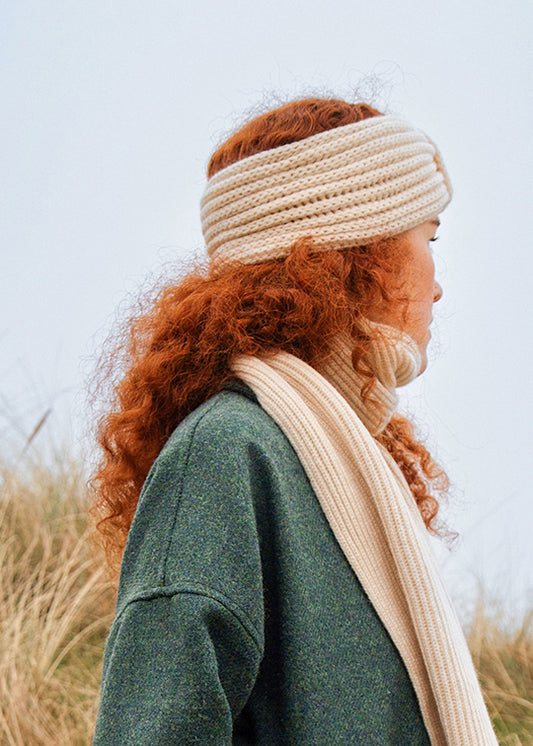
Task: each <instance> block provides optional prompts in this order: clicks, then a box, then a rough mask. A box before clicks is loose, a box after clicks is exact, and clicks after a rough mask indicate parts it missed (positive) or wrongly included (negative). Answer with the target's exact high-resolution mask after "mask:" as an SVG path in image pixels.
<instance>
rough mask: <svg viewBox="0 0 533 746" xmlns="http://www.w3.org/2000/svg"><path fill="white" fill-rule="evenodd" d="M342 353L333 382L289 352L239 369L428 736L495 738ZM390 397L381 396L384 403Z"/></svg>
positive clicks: (393, 471)
mask: <svg viewBox="0 0 533 746" xmlns="http://www.w3.org/2000/svg"><path fill="white" fill-rule="evenodd" d="M340 346H341V347H342V346H343V345H342V342H341V343H340ZM396 346H397V350H396V352H395V354H394V355H390V356H387V355H381V356H379V355H378V356H377V358H376V361H377V360H378V359H380V360H381V361H382V362H381V364H382V365H385V366H386V367H387V366H393V367H394V370H388V371H381V372H379V374H378V378H379V380H380V381H389V385H391V382H393V381H394V380H396V381H398V380H402V381H404V382H407V380H406V379H408V378H409V376H413V375H416V365H415V366H414V367H413V360H414V358H413V349H412V345H406V346H405V351H406V352H405V354H403V353H402V344H401V341H399V342H398V343H397V345H396ZM342 360H344V361H345V362H346V354H345V353H342V354H341V356H340V357H339V356H338V355H337V357H335V359H334V362H333V363H332V364H330V366H329V368H328V369H327V370H325V371H324V373H325V374H326V375H328V376H329V377H330V380H331V382H330V381H328V380H326V378H325V377H324V376H322V375H320V374H319V373H318V372H317V371H316V370H314V369H313V368H311V367H310V366H309V365H307V364H306V363H304V362H303V361H301V360H299V359H298V358H296V357H294V356H293V355H290V354H288V353H284V352H280V353H278V354H277V355H276V356H274V357H268V358H264V359H260V358H256V357H250V356H240V357H238V358H236V360H235V361H234V363H233V370H234V372H235V373H236V374H237V375H238V376H239V378H241V379H242V380H243V381H244V382H245V383H247V384H248V385H249V386H250V387H251V388H252V389H253V391H254V392H255V394H256V396H257V398H258V400H259V402H260V404H261V405H262V407H263V408H264V409H265V410H266V412H268V414H270V416H271V417H273V419H274V420H275V421H276V422H277V424H278V425H279V427H280V428H281V429H282V431H283V432H284V433H285V435H286V436H287V438H288V439H289V441H290V443H291V444H292V446H293V448H294V449H295V451H296V453H297V455H298V457H299V459H300V461H301V462H302V465H303V467H304V469H305V471H306V473H307V475H308V477H309V480H310V482H311V484H312V486H313V489H314V491H315V493H316V495H317V498H318V500H319V502H320V505H321V507H322V509H323V511H324V514H325V516H326V518H327V520H328V522H329V524H330V526H331V528H332V530H333V532H334V534H335V537H336V539H337V541H338V543H339V545H340V547H341V549H342V550H343V552H344V555H345V556H346V558H347V560H348V562H349V563H350V565H351V567H352V568H353V570H354V572H355V574H356V575H357V577H358V578H359V580H360V582H361V584H362V586H363V588H364V589H365V591H366V593H367V595H368V597H369V599H370V601H371V602H372V604H373V606H374V608H375V609H376V611H377V613H378V614H379V616H380V618H381V620H382V622H383V624H384V625H385V627H386V629H387V630H388V632H389V634H390V636H391V638H392V640H393V642H394V644H395V645H396V647H397V649H398V651H399V652H400V655H401V656H402V658H403V660H404V663H405V665H406V668H407V671H408V673H409V676H410V678H411V681H412V682H413V686H414V689H415V691H416V694H417V697H418V700H419V704H420V709H421V712H422V716H423V718H424V722H425V724H426V728H427V730H428V733H429V737H430V739H431V743H432V744H433V745H434V746H497V741H496V737H495V735H494V731H493V729H492V726H491V722H490V718H489V716H488V713H487V710H486V707H485V704H484V702H483V697H482V694H481V690H480V687H479V683H478V680H477V676H476V673H475V670H474V666H473V663H472V659H471V657H470V653H469V650H468V647H467V644H466V641H465V638H464V635H463V632H462V630H461V626H460V624H459V621H458V619H457V616H456V614H455V611H454V609H453V606H452V604H451V602H450V600H449V598H448V596H447V593H446V591H445V589H444V586H443V584H442V581H441V579H440V575H439V572H438V569H437V567H436V563H435V560H434V556H433V552H432V549H431V546H430V544H429V538H428V533H427V530H426V528H425V525H424V523H423V521H422V518H421V516H420V513H419V511H418V508H417V507H416V504H415V501H414V499H413V496H412V494H411V492H410V490H409V487H408V485H407V483H406V481H405V479H404V477H403V475H402V473H401V471H400V469H399V468H398V466H397V465H396V463H395V462H394V460H393V459H392V458H391V457H390V454H389V453H388V452H387V451H386V450H385V449H384V448H383V447H382V446H381V445H380V444H379V443H378V442H377V441H376V440H375V439H374V438H373V437H372V435H371V434H370V432H369V430H368V429H367V427H366V426H365V424H363V422H362V420H361V418H360V417H359V416H358V414H356V411H355V410H354V408H353V407H352V406H350V405H349V403H348V402H347V401H346V400H345V399H344V398H343V396H342V395H341V394H340V393H339V390H338V389H342V387H343V386H346V381H347V380H348V378H349V374H348V373H346V372H345V373H340V372H339V371H340V368H342V365H343V363H342ZM401 369H403V373H402V372H397V371H400V370H401ZM408 369H411V371H412V372H411V373H408V372H407V370H408ZM339 375H340V377H341V378H342V379H343V380H344V383H342V384H341V385H340V386H339V383H338V382H339ZM392 385H394V383H392ZM383 386H384V387H385V388H386V386H385V384H383ZM392 395H393V394H391V396H392ZM387 401H389V402H390V401H391V399H389V400H386V399H383V398H382V397H380V402H381V404H383V403H385V404H386V402H387ZM364 406H365V405H361V407H364ZM361 407H360V408H361ZM390 414H391V412H390V411H389V415H390ZM366 420H367V421H368V422H369V423H370V425H371V428H374V427H375V426H376V425H377V427H378V428H379V427H381V426H382V423H378V422H377V420H376V419H375V418H374V417H373V416H367V417H366Z"/></svg>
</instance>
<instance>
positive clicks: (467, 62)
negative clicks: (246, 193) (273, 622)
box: [0, 0, 533, 613]
mask: <svg viewBox="0 0 533 746" xmlns="http://www.w3.org/2000/svg"><path fill="white" fill-rule="evenodd" d="M532 20H533V4H532V3H531V2H530V0H515V1H513V0H491V2H487V0H474V1H468V0H447V1H446V2H439V3H436V2H429V1H427V2H424V1H423V0H411V1H410V2H409V1H408V0H407V1H404V2H401V3H398V2H393V1H392V0H390V2H384V1H383V0H372V2H369V1H367V2H362V0H359V2H357V1H356V0H339V1H335V0H328V2H325V1H323V2H317V1H316V0H307V1H306V2H291V1H290V0H285V1H284V2H281V1H280V0H269V2H257V1H256V2H252V0H247V1H244V0H227V2H225V3H221V2H213V1H210V2H208V1H205V0H204V1H202V0H197V2H194V3H193V2H185V1H184V0H181V2H163V1H162V0H151V2H150V3H147V2H146V1H144V2H139V1H138V0H129V1H128V2H126V1H125V0H124V1H123V2H113V1H109V2H102V1H101V0H91V1H90V2H89V0H87V1H83V2H68V1H66V0H65V1H64V2H52V1H51V0H39V1H33V2H24V1H23V0H19V1H18V2H10V1H9V0H3V2H2V3H1V5H0V94H1V97H0V102H1V103H0V131H1V137H0V143H1V161H0V241H1V244H0V251H1V260H2V262H1V274H0V433H1V435H2V438H3V440H4V444H9V445H10V447H13V446H14V447H15V448H21V447H22V443H23V442H24V439H25V438H27V437H28V435H29V434H30V433H31V431H32V429H33V428H34V427H35V425H36V423H37V422H38V421H39V419H40V418H41V417H42V416H43V415H44V413H45V412H46V411H47V410H48V409H50V410H51V415H50V416H49V418H48V420H47V422H46V424H45V426H44V427H43V428H42V431H41V432H40V433H39V435H38V437H37V438H36V442H35V447H38V445H39V441H40V442H41V446H43V445H44V443H45V442H46V441H47V440H48V441H51V440H52V439H54V440H55V441H57V442H59V441H67V442H68V444H69V447H70V448H71V449H72V450H73V451H74V452H81V451H82V450H83V449H85V451H87V449H88V448H89V446H88V441H87V438H86V436H85V434H86V432H87V427H88V424H89V419H90V418H89V417H88V415H87V413H86V409H85V408H84V400H85V396H86V395H85V390H86V383H85V380H86V377H87V373H88V371H89V370H90V367H91V362H90V358H91V356H93V357H94V355H95V351H96V350H98V347H99V345H101V343H102V340H103V338H104V337H105V335H106V334H107V332H108V331H109V329H110V326H111V323H112V320H113V317H114V314H115V311H116V309H117V307H118V306H119V304H120V303H121V302H123V301H124V299H125V298H127V297H131V296H132V295H135V293H136V292H137V288H138V287H139V286H140V285H141V284H142V283H143V281H144V280H145V278H146V276H147V275H149V274H150V273H154V272H155V274H158V273H159V272H160V271H161V268H162V267H163V266H164V265H167V264H169V263H172V262H174V263H175V262H177V261H179V260H180V259H182V258H187V257H190V256H191V255H192V254H193V253H194V252H201V251H202V238H201V232H200V223H199V211H198V202H199V199H200V195H201V193H202V189H203V186H204V178H205V177H204V173H205V166H206V162H207V160H208V157H209V155H210V153H211V152H212V150H213V149H214V148H215V147H216V145H217V144H218V143H219V142H220V141H221V139H222V138H223V137H224V135H225V134H227V133H228V131H230V130H231V129H232V128H233V127H235V126H236V125H237V124H239V122H241V121H242V118H243V115H245V114H246V113H248V112H249V111H250V109H251V108H254V107H257V105H258V104H261V102H263V103H265V102H266V104H269V105H272V104H276V103H277V101H278V98H276V97H279V98H281V99H282V100H285V99H287V98H290V97H299V96H302V95H307V94H315V93H318V94H336V95H340V96H343V97H346V98H348V99H351V98H353V96H354V95H355V94H356V93H357V92H359V94H360V95H362V96H363V97H366V98H367V99H369V100H370V101H371V103H374V104H375V105H377V106H378V107H381V108H382V110H385V111H386V112H389V113H394V114H397V115H399V116H402V117H404V118H406V119H408V120H410V121H412V122H413V123H415V124H417V125H418V126H420V127H421V128H422V129H424V130H425V131H426V132H427V133H428V134H429V135H430V136H431V137H432V138H433V139H434V140H435V141H436V143H437V144H438V146H439V148H440V150H441V152H442V154H443V157H444V159H445V162H446V165H447V167H448V170H449V172H450V174H451V177H452V182H453V184H454V189H455V195H454V200H453V202H452V204H451V206H450V207H449V208H448V209H447V210H446V212H445V214H444V216H443V220H442V223H443V225H442V228H441V229H440V240H439V242H438V243H437V244H435V248H436V254H437V263H438V277H439V280H440V282H441V284H442V285H443V287H444V298H443V300H442V301H441V302H440V303H439V304H438V306H439V308H438V312H437V314H436V317H437V318H436V322H435V325H436V331H434V339H435V343H434V344H433V346H432V352H431V365H430V368H429V370H428V371H427V372H426V373H425V374H424V376H423V377H422V378H421V379H419V380H418V381H416V382H415V383H414V384H411V386H409V387H408V389H407V390H406V392H405V396H404V407H405V408H407V409H408V410H409V411H410V412H411V413H412V414H413V415H414V416H415V418H416V420H417V422H418V423H419V425H420V429H421V432H422V433H423V434H424V435H428V436H429V443H430V444H431V445H432V446H433V447H434V449H435V453H436V455H437V456H438V457H439V458H440V460H441V461H442V462H443V463H444V465H445V466H446V468H447V470H448V472H449V474H450V476H451V478H452V481H453V485H454V489H453V493H452V505H451V509H450V511H449V521H450V523H451V524H452V525H453V527H454V528H456V529H457V530H458V531H459V533H460V535H461V538H460V540H459V541H458V542H457V543H456V546H455V549H454V551H453V552H452V553H451V554H450V553H448V552H444V553H442V556H443V565H444V570H445V575H446V578H447V582H448V585H449V588H450V591H451V593H452V594H453V595H454V596H455V597H456V598H457V599H459V600H460V601H461V604H463V603H464V599H465V598H467V599H472V598H473V597H474V595H475V593H476V588H477V584H478V582H481V583H482V585H483V586H484V588H485V591H486V592H487V593H488V595H490V596H493V597H498V598H499V599H500V600H504V601H505V602H506V604H507V608H508V610H509V611H510V612H511V613H512V611H513V610H516V609H517V607H521V608H522V607H527V606H531V605H532V601H533V579H532V570H531V568H532V567H533V549H532V545H533V540H532V538H531V525H532V519H533V500H532V494H531V493H532V489H531V481H532V480H531V466H532V464H531V462H532V459H531V451H532V447H533V438H532V434H531V419H532V386H533V363H532V345H531V340H532V311H533V309H532V300H531V298H532V292H531V276H532V271H533V259H532V246H531V244H532V239H531V233H532V228H531V224H530V214H531V205H532V197H533V194H532V191H533V190H532V176H531V174H532V166H533V163H532V150H531V136H532V132H533V121H532V119H533V116H532V113H533V107H532V101H531V77H532V72H533V71H532V64H531V63H532V44H531V34H532V30H533V28H532ZM6 447H7V445H6Z"/></svg>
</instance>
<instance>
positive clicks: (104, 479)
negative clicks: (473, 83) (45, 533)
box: [91, 98, 448, 566]
mask: <svg viewBox="0 0 533 746" xmlns="http://www.w3.org/2000/svg"><path fill="white" fill-rule="evenodd" d="M379 115H380V112H378V111H376V110H375V109H373V108H371V107H370V106H368V105H366V104H349V103H346V102H344V101H341V100H337V99H316V98H313V99H305V100H300V101H293V102H291V103H289V104H286V105H284V106H282V107H280V108H278V109H276V110H274V111H270V112H267V113H265V114H263V115H261V116H259V117H256V118H255V119H253V120H252V121H250V122H249V123H248V124H246V125H245V126H244V127H242V129H240V130H239V131H238V132H236V133H235V134H234V135H232V136H231V137H230V138H229V139H228V140H227V141H226V142H225V143H224V144H223V145H222V146H221V147H220V148H219V149H218V150H217V151H216V152H215V153H214V155H213V156H212V158H211V160H210V162H209V167H208V175H209V176H211V175H213V174H214V173H216V172H217V171H219V170H220V169H222V168H225V167H226V166H228V165H230V164H231V163H234V162H235V161H237V160H239V159H241V158H245V157H247V156H249V155H252V154H254V153H258V152H260V151H263V150H268V149H270V148H275V147H278V146H280V145H283V144H286V143H290V142H295V141H297V140H301V139H303V138H306V137H309V136H310V135H313V134H316V133H318V132H322V131H325V130H328V129H332V128H334V127H340V126H343V125H346V124H350V123H352V122H358V121H360V120H363V119H366V118H368V117H373V116H379ZM404 248H405V247H404V246H402V240H401V238H392V239H390V238H389V239H383V240H378V241H374V242H372V243H370V244H368V245H366V246H359V247H355V248H353V249H348V250H345V251H333V250H330V251H322V252H313V241H312V238H309V239H303V240H300V241H297V242H296V244H295V245H294V247H293V251H292V252H291V254H290V255H289V256H288V257H286V258H284V259H276V260H271V261H266V262H263V263H260V264H257V265H252V266H250V265H244V266H241V265H235V266H233V267H231V268H228V269H226V270H225V271H224V272H223V273H222V274H217V273H215V272H214V271H213V270H212V269H211V268H210V267H209V266H197V267H195V268H194V269H193V270H192V271H191V272H189V274H187V275H186V276H185V277H184V278H183V279H182V280H181V281H179V282H177V283H172V284H166V285H165V286H163V288H162V289H161V290H160V291H159V293H158V294H157V296H156V297H155V299H154V300H153V301H152V302H151V303H150V305H149V307H148V309H146V310H144V311H141V312H139V313H138V314H137V315H134V316H133V317H132V318H130V319H129V321H128V323H127V326H126V328H125V330H124V331H123V333H122V336H121V337H120V339H119V341H118V343H117V342H115V343H114V348H113V350H112V352H111V354H110V355H109V356H108V360H107V366H105V367H104V368H103V369H102V370H104V371H107V373H105V374H104V375H107V379H108V382H109V381H111V383H112V401H111V402H110V404H109V411H108V413H107V414H106V415H105V416H104V417H102V419H101V420H100V422H99V427H98V434H97V436H98V441H99V444H100V446H101V449H102V455H101V461H100V463H99V465H98V467H97V470H96V471H95V473H94V475H93V478H92V480H91V486H92V505H91V514H92V517H93V519H94V521H95V524H96V525H97V527H98V529H99V532H100V537H101V540H102V542H103V544H104V547H105V549H106V552H107V556H108V559H109V561H110V564H111V565H112V566H115V563H116V560H118V559H120V556H121V553H122V550H123V547H124V544H125V541H126V537H127V534H128V531H129V527H130V525H131V522H132V520H133V516H134V513H135V509H136V506H137V501H138V498H139V493H140V491H141V488H142V485H143V483H144V481H145V479H146V476H147V474H148V471H149V469H150V467H151V466H152V464H153V462H154V461H155V459H156V457H157V455H158V454H159V452H160V451H161V449H162V447H163V445H164V443H165V442H166V440H167V439H168V438H169V436H170V434H171V433H172V431H173V430H174V429H175V428H176V426H177V425H178V424H179V423H180V422H181V421H182V420H183V419H184V418H185V417H186V416H187V415H188V414H189V413H190V412H192V411H193V410H194V409H195V408H196V407H198V406H199V405H200V404H201V403H202V402H204V401H205V400H207V399H208V398H209V397H211V396H213V395H214V394H216V393H217V392H218V391H219V390H220V389H221V387H222V386H223V385H224V383H225V382H226V381H227V380H228V379H230V378H231V377H232V373H231V370H230V364H231V360H232V359H233V358H234V356H235V355H238V354H246V355H265V354H274V353H275V352H276V351H279V350H285V351H287V352H290V353H292V354H293V355H296V356H297V357H299V358H301V359H302V360H304V361H305V362H307V363H309V364H310V365H317V364H318V363H319V362H320V361H321V360H323V359H324V358H325V357H326V356H327V355H328V353H329V350H330V345H331V341H332V339H333V338H334V337H335V336H336V335H337V334H338V333H339V332H340V331H342V330H349V331H350V333H351V336H352V338H353V343H354V349H353V354H352V360H353V364H354V366H355V367H356V368H357V369H358V370H361V372H363V373H364V374H365V375H366V376H367V377H368V385H367V386H365V395H366V396H371V391H372V383H373V381H374V379H373V376H372V372H371V371H369V370H365V368H364V365H363V363H362V358H363V355H364V353H365V351H366V350H367V348H368V344H369V342H370V338H369V337H368V334H365V332H364V331H363V329H362V328H361V327H360V325H359V323H358V322H359V319H360V318H361V317H362V316H365V315H366V313H367V312H368V311H369V309H370V308H371V307H372V305H373V304H374V303H375V302H379V301H381V300H385V301H388V302H407V301H406V299H402V298H401V297H399V296H396V297H393V295H392V294H391V288H390V277H391V275H392V274H393V273H394V272H395V270H397V268H398V266H401V263H402V262H404V261H405V250H404ZM117 358H121V359H122V361H123V362H124V365H119V364H118V361H117ZM117 369H122V377H121V378H120V379H119V380H116V374H117ZM378 439H379V441H380V442H381V443H382V444H383V445H384V446H385V447H386V448H387V449H388V451H389V452H390V453H391V455H392V456H393V458H394V459H395V461H396V462H397V463H398V465H399V467H400V469H401V470H402V472H403V474H404V476H405V478H406V480H407V482H408V484H409V486H410V489H411V492H412V494H413V496H414V499H415V500H416V503H417V505H418V507H419V510H420V513H421V515H422V517H423V519H424V522H425V524H426V526H427V527H428V529H430V530H432V531H434V532H435V531H436V521H435V518H436V515H437V511H438V507H439V503H438V499H437V498H438V496H439V495H442V494H444V493H445V492H446V490H447V487H448V483H447V478H446V475H445V474H444V472H443V471H442V470H441V469H440V468H439V467H438V466H437V465H436V464H435V463H434V461H433V460H432V458H431V456H430V454H429V453H428V451H427V450H426V449H425V447H424V446H423V445H422V444H421V443H420V442H418V441H417V439H416V438H415V436H414V433H413V429H412V426H411V424H410V423H409V422H408V421H407V420H406V419H405V418H402V417H400V416H397V415H396V416H394V417H393V419H392V421H391V422H390V423H389V425H388V426H387V427H386V429H385V430H384V432H382V433H381V434H380V435H379V437H378Z"/></svg>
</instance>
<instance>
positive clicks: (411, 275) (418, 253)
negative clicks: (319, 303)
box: [368, 218, 442, 372]
mask: <svg viewBox="0 0 533 746" xmlns="http://www.w3.org/2000/svg"><path fill="white" fill-rule="evenodd" d="M438 226H439V220H438V219H436V218H435V219H434V220H427V221H426V222H425V223H422V224H421V225H417V226H416V227H415V228H410V229H409V230H408V231H405V233H403V234H402V237H405V238H406V239H407V242H408V244H407V252H408V255H407V257H406V262H405V264H404V266H403V268H402V270H401V272H400V273H399V275H398V274H396V275H395V277H394V287H391V292H392V294H393V295H394V294H397V293H398V292H399V293H400V294H401V295H402V296H403V297H405V298H408V299H409V302H408V304H407V307H405V305H404V304H401V303H400V304H399V303H393V304H392V303H386V302H385V301H383V302H382V303H381V304H378V306H377V307H375V308H373V309H372V311H371V313H369V314H368V317H369V318H370V319H371V320H372V321H379V322H380V323H382V324H388V325H389V326H394V327H397V328H399V329H402V330H403V331H404V332H406V334H409V336H410V337H412V339H414V341H415V342H416V344H417V345H418V349H419V351H420V354H421V356H422V369H421V371H420V372H422V371H423V370H425V368H426V366H427V351H426V350H427V346H428V342H429V340H430V338H431V332H430V331H429V325H430V324H431V322H432V320H433V304H434V303H435V302H436V301H438V300H439V299H440V298H441V297H442V288H441V286H440V285H439V283H438V282H437V281H436V280H435V264H434V262H433V255H432V251H431V242H432V241H434V240H435V233H436V231H437V228H438Z"/></svg>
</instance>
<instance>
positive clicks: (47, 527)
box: [0, 460, 113, 746]
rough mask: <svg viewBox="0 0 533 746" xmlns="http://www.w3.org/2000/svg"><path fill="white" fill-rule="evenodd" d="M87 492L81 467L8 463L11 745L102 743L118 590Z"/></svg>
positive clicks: (1, 676)
mask: <svg viewBox="0 0 533 746" xmlns="http://www.w3.org/2000/svg"><path fill="white" fill-rule="evenodd" d="M24 461H25V460H24ZM23 466H24V469H23ZM85 499H86V494H85V488H84V479H83V477H82V474H81V472H80V470H79V469H78V468H77V466H76V465H75V464H72V463H68V462H67V463H64V464H61V465H60V466H59V467H58V466H57V465H56V466H54V467H53V468H50V467H47V466H44V465H39V464H35V463H33V464H29V463H28V462H26V461H25V463H24V464H23V465H22V464H19V466H18V468H17V469H16V470H13V469H10V468H9V467H6V466H4V467H3V468H1V469H0V569H1V584H0V743H2V744H9V746H56V745H57V746H60V745H61V746H65V744H72V745H73V746H82V745H85V744H89V743H90V742H91V740H92V732H93V728H94V720H95V717H96V707H97V697H98V688H99V682H100V673H101V659H102V650H103V644H104V640H105V635H106V634H107V630H108V628H109V624H110V621H111V616H112V608H113V590H112V588H111V586H110V584H109V582H108V581H107V580H106V576H105V570H104V567H103V563H102V562H99V561H98V560H97V559H96V558H95V557H94V555H92V554H91V552H90V548H89V542H88V537H87V529H86V521H85V512H86V508H85Z"/></svg>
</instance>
